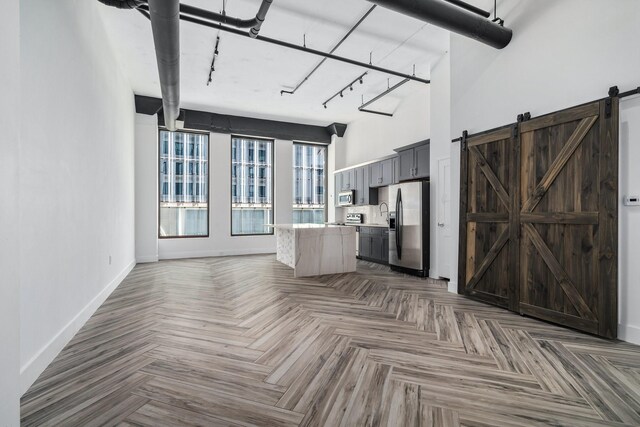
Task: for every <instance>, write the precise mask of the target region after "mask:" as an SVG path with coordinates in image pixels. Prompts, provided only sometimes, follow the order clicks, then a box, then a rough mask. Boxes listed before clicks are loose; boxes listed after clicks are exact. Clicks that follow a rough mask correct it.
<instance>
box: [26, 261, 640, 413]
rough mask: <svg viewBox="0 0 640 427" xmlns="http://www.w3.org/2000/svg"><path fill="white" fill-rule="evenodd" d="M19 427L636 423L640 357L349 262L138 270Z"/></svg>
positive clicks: (632, 349) (32, 394)
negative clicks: (324, 271) (314, 266)
mask: <svg viewBox="0 0 640 427" xmlns="http://www.w3.org/2000/svg"><path fill="white" fill-rule="evenodd" d="M22 424H23V425H25V426H218V425H224V426H246V425H263V426H295V425H303V426H322V425H326V426H360V425H372V426H496V425H499V426H530V425H555V426H557V425H567V426H622V425H636V426H637V425H640V347H636V346H633V345H630V344H626V343H622V342H613V341H606V340H602V339H599V338H595V337H592V336H589V335H585V334H582V333H579V332H574V331H571V330H568V329H562V328H560V327H556V326H553V325H549V324H547V323H543V322H540V321H536V320H532V319H529V318H525V317H521V316H518V315H516V314H513V313H510V312H507V311H504V310H501V309H497V308H494V307H490V306H487V305H484V304H482V303H479V302H474V301H471V300H468V299H466V298H464V297H461V296H458V295H454V294H450V293H448V292H447V289H446V284H445V283H443V282H438V281H434V280H421V279H417V278H413V277H408V276H404V275H400V274H397V273H392V272H390V271H389V270H388V268H386V267H382V266H378V265H375V264H369V263H364V262H359V264H358V271H357V272H356V273H351V274H341V275H330V276H323V277H316V278H303V279H294V278H293V272H292V270H291V269H289V268H288V267H285V266H283V265H281V264H279V263H278V262H276V261H275V257H274V256H272V255H260V256H248V257H229V258H209V259H198V260H179V261H167V262H160V263H157V264H144V265H139V266H137V267H136V268H135V269H134V270H133V271H132V272H131V274H130V275H129V276H128V277H127V278H126V279H125V281H124V282H123V283H122V284H121V285H120V286H119V287H118V289H116V291H115V292H114V293H113V294H112V295H111V297H110V298H109V299H108V300H107V301H106V302H105V303H104V305H103V306H102V307H100V309H99V310H98V311H97V312H96V314H95V315H94V316H93V317H92V318H91V319H90V320H89V321H88V322H87V324H86V325H85V326H84V327H83V328H82V330H81V331H80V332H79V333H78V334H77V335H76V337H75V338H74V339H73V340H72V341H71V342H70V343H69V345H67V347H66V348H65V349H64V350H63V351H62V352H61V353H60V355H59V356H58V357H57V358H56V359H55V361H54V362H53V363H52V364H51V365H50V366H49V367H48V369H47V370H46V371H45V372H44V373H43V374H42V375H41V377H40V378H39V379H38V381H37V382H36V383H35V384H34V385H33V386H32V387H31V389H30V390H29V391H28V392H27V393H26V394H25V395H24V396H23V398H22Z"/></svg>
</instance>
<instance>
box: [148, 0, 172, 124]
mask: <svg viewBox="0 0 640 427" xmlns="http://www.w3.org/2000/svg"><path fill="white" fill-rule="evenodd" d="M149 13H150V15H151V30H152V32H153V42H154V44H155V47H156V59H157V62H158V74H159V76H160V89H161V91H162V109H163V111H164V123H165V126H166V127H167V128H168V129H169V130H172V131H174V130H176V119H177V118H178V116H179V115H180V2H179V0H149Z"/></svg>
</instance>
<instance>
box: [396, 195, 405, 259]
mask: <svg viewBox="0 0 640 427" xmlns="http://www.w3.org/2000/svg"><path fill="white" fill-rule="evenodd" d="M403 216H404V212H403V209H402V191H401V189H400V188H398V197H397V198H396V250H397V251H398V259H402V226H403V221H404V218H403Z"/></svg>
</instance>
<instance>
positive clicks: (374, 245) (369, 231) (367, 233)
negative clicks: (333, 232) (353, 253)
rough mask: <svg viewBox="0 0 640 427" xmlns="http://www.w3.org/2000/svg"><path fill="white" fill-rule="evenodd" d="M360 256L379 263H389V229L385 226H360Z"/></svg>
mask: <svg viewBox="0 0 640 427" xmlns="http://www.w3.org/2000/svg"><path fill="white" fill-rule="evenodd" d="M359 229H360V237H359V242H358V243H359V245H360V249H359V252H358V258H361V259H364V260H366V261H371V262H376V263H379V264H389V230H388V229H387V228H384V227H366V226H361V227H360V228H359Z"/></svg>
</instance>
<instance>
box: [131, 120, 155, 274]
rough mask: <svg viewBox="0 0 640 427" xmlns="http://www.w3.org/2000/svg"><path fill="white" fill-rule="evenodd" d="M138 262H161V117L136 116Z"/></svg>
mask: <svg viewBox="0 0 640 427" xmlns="http://www.w3.org/2000/svg"><path fill="white" fill-rule="evenodd" d="M135 145H136V148H135V152H136V154H135V174H136V195H135V197H136V203H135V204H136V262H139V263H142V262H155V261H158V162H157V161H150V159H151V160H154V159H157V158H158V116H155V115H154V116H149V115H146V114H136V135H135Z"/></svg>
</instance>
